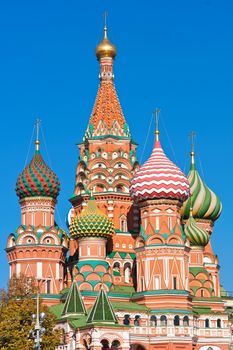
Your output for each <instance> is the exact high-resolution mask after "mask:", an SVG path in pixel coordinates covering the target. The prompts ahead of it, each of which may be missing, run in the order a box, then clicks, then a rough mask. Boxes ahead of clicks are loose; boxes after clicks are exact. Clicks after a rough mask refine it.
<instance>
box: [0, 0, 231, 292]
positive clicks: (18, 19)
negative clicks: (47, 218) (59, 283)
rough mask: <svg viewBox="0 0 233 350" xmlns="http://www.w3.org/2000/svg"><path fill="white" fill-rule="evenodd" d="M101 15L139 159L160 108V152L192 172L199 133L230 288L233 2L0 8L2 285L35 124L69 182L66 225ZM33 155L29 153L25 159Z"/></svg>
mask: <svg viewBox="0 0 233 350" xmlns="http://www.w3.org/2000/svg"><path fill="white" fill-rule="evenodd" d="M105 10H107V11H108V13H109V16H108V27H109V37H110V39H111V41H112V42H113V43H115V45H116V46H117V49H118V54H117V59H116V62H115V77H116V79H115V82H116V87H117V90H118V95H119V98H120V101H121V104H122V108H123V111H124V114H125V117H126V119H127V121H128V124H129V126H130V128H131V132H132V135H133V138H134V140H135V141H137V142H138V143H139V147H138V158H139V159H140V158H141V157H142V159H143V161H144V160H145V159H146V158H147V157H148V155H149V154H150V152H151V148H152V143H153V132H152V130H151V132H150V135H149V138H148V142H147V144H146V148H145V152H144V154H143V155H142V149H143V146H144V144H145V139H146V135H147V131H148V126H149V123H150V119H151V113H152V111H153V109H154V108H155V107H158V106H159V107H160V108H161V109H162V113H161V119H162V120H163V123H161V139H162V143H163V147H164V149H165V151H166V153H167V155H168V156H169V157H170V158H171V159H172V160H173V161H175V162H176V163H177V164H178V165H179V166H180V167H181V168H182V169H183V170H185V171H186V172H187V170H188V163H189V141H188V134H189V133H190V131H191V130H195V131H196V133H197V145H196V150H197V156H198V160H197V165H198V168H199V170H200V173H201V174H202V176H204V179H205V181H206V183H207V184H208V185H209V187H210V188H211V189H213V190H214V191H215V192H216V193H217V194H218V195H219V196H220V198H221V200H222V203H223V212H222V215H221V217H220V219H219V220H218V222H217V223H216V225H215V230H214V232H213V239H212V241H213V247H214V250H215V252H216V254H218V256H219V261H220V265H221V281H222V283H223V284H224V286H225V288H226V289H228V290H233V282H232V270H233V259H232V247H233V236H232V235H233V230H232V199H233V186H232V173H233V162H232V133H233V122H232V117H233V104H232V84H233V83H232V82H233V67H232V62H233V48H232V42H233V22H232V17H233V2H232V1H231V0H228V1H227V0H221V1H219V0H188V1H187V0H176V1H174V0H151V1H149V0H144V1H135V0H134V1H123V0H118V1H115V0H109V1H104V0H101V1H100V0H98V1H97V0H89V1H78V0H63V1H61V0H33V1H32V0H27V1H26V0H20V1H19V0H15V1H13V0H7V1H0V45H1V54H0V116H1V137H0V149H1V162H0V167H1V182H0V189H1V223H0V227H1V238H0V245H1V253H0V263H1V283H0V286H5V285H6V281H7V278H8V263H7V259H6V254H5V252H4V248H5V246H6V239H7V236H8V234H9V233H10V232H11V231H12V230H14V229H15V228H16V227H17V226H18V225H19V224H20V209H19V205H18V199H17V197H16V195H15V192H14V187H15V182H16V179H17V176H18V174H19V173H20V171H21V170H22V169H23V167H24V164H25V159H26V157H27V153H28V149H29V144H30V138H31V135H32V129H33V124H34V121H35V119H36V118H37V117H40V118H41V119H42V122H43V124H42V125H43V132H44V135H45V140H46V145H47V149H48V154H49V157H48V156H47V152H46V149H45V146H44V145H43V142H42V147H41V148H42V153H43V155H44V158H45V160H46V161H47V162H48V164H49V165H50V166H52V168H53V170H54V171H55V172H56V173H57V175H58V176H59V178H60V181H61V184H62V192H61V194H60V196H59V198H58V200H59V203H58V212H59V215H58V212H57V221H58V223H59V224H60V225H62V226H63V227H65V216H66V212H67V211H68V209H69V206H70V205H69V202H68V198H69V197H70V196H71V194H72V191H73V188H74V179H75V169H76V164H77V157H78V151H77V148H76V146H75V144H76V143H77V142H79V141H80V140H81V139H82V136H83V133H84V131H85V128H86V125H87V123H88V119H89V116H90V113H91V110H92V107H93V103H94V100H95V96H96V92H97V87H98V71H99V67H98V62H97V61H96V58H95V54H94V49H95V46H96V44H97V43H98V42H99V41H100V39H101V38H102V29H103V20H102V18H103V16H102V14H103V12H104V11H105ZM163 125H165V128H164V126H163ZM42 141H43V140H42ZM173 150H174V152H173ZM32 154H33V147H31V148H30V153H29V159H28V160H30V158H31V157H32ZM201 169H202V170H201ZM59 217H60V219H59Z"/></svg>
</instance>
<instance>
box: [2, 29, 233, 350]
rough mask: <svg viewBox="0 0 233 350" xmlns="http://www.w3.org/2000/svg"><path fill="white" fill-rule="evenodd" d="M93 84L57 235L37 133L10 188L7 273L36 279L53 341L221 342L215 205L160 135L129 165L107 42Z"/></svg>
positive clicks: (224, 332) (54, 192)
mask: <svg viewBox="0 0 233 350" xmlns="http://www.w3.org/2000/svg"><path fill="white" fill-rule="evenodd" d="M96 56H97V59H98V61H99V63H100V73H99V79H100V85H99V89H98V93H97V97H96V101H95V104H94V108H93V110H92V113H91V117H90V119H89V123H88V126H87V129H86V132H85V134H84V138H83V141H82V142H80V144H79V145H78V148H79V158H78V164H77V170H76V182H75V187H74V194H73V196H72V198H71V199H70V202H71V204H72V208H71V209H70V211H69V215H68V228H69V233H68V234H67V233H66V232H65V231H64V230H63V229H61V228H60V227H58V226H57V225H56V223H55V221H54V208H55V205H56V200H57V196H58V194H59V191H60V183H59V180H58V178H57V176H56V175H55V174H54V172H53V171H52V170H51V169H50V168H49V167H48V166H47V164H46V163H45V162H44V160H43V158H42V156H41V153H40V149H39V138H38V135H37V138H36V147H35V148H36V149H35V154H34V156H33V158H32V160H31V162H30V164H29V165H28V166H27V167H26V168H25V169H24V170H23V171H22V173H21V174H20V175H19V178H18V180H17V185H16V192H17V195H18V197H19V203H20V207H21V214H22V215H21V225H20V226H19V227H18V228H17V230H16V231H15V232H13V233H11V234H10V235H9V238H8V242H7V248H6V252H7V255H8V260H9V265H10V275H13V274H20V273H23V274H25V275H27V276H28V277H31V276H34V277H35V278H36V279H38V280H39V281H41V290H40V292H41V297H42V298H43V302H44V303H47V304H48V305H51V310H52V311H53V312H54V313H55V315H56V316H57V320H58V321H57V327H59V328H61V329H62V330H63V336H62V339H61V344H60V346H58V348H57V350H74V349H82V350H89V349H90V350H102V349H103V350H107V349H112V350H117V349H122V350H128V349H131V350H142V349H146V350H152V349H164V350H171V349H172V350H173V349H187V350H188V349H189V350H220V349H221V350H227V349H229V348H230V346H231V342H232V340H231V323H230V321H229V318H228V314H227V313H226V311H225V306H224V301H223V299H222V298H221V288H220V281H219V264H218V259H217V256H216V255H215V254H214V252H213V250H212V247H211V235H212V232H213V227H214V221H215V220H217V218H218V217H219V215H220V213H221V202H220V200H219V198H218V197H217V196H216V195H215V193H214V192H213V191H211V190H210V189H209V188H208V186H207V185H206V184H205V183H204V182H203V180H202V179H201V177H200V175H199V173H198V170H197V169H196V165H195V153H194V149H192V150H191V167H190V172H189V174H188V176H187V177H186V176H185V175H184V174H183V173H182V171H181V170H180V169H179V168H178V167H177V166H176V165H175V164H174V163H173V162H171V161H170V160H169V159H168V157H167V156H166V155H165V153H164V151H163V148H162V145H161V143H160V140H159V129H158V125H157V127H156V131H155V144H154V148H153V150H152V153H151V156H150V157H149V159H148V160H147V161H146V162H145V164H143V165H142V166H141V167H139V164H138V161H137V156H136V147H137V144H136V143H135V142H134V141H133V139H132V136H131V133H130V130H129V126H128V125H127V122H126V120H125V117H124V114H123V112H122V109H121V106H120V102H119V99H118V97H117V93H116V89H115V85H114V73H113V63H114V58H115V56H116V48H115V46H114V45H113V44H111V43H110V41H109V39H108V37H107V28H106V26H105V28H104V39H103V40H102V42H101V43H100V44H99V45H98V46H97V48H96Z"/></svg>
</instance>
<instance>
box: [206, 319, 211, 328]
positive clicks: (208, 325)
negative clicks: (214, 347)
mask: <svg viewBox="0 0 233 350" xmlns="http://www.w3.org/2000/svg"><path fill="white" fill-rule="evenodd" d="M205 328H210V320H209V319H208V318H206V320H205Z"/></svg>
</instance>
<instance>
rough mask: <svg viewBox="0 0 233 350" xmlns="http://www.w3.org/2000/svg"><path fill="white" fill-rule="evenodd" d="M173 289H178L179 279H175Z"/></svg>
mask: <svg viewBox="0 0 233 350" xmlns="http://www.w3.org/2000/svg"><path fill="white" fill-rule="evenodd" d="M173 289H177V278H176V277H173Z"/></svg>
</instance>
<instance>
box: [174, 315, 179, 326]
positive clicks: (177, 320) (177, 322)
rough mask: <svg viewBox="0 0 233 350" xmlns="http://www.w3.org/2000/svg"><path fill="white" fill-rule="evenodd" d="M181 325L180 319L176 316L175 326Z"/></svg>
mask: <svg viewBox="0 0 233 350" xmlns="http://www.w3.org/2000/svg"><path fill="white" fill-rule="evenodd" d="M179 325H180V317H179V316H178V315H176V316H175V317H174V326H179Z"/></svg>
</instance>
